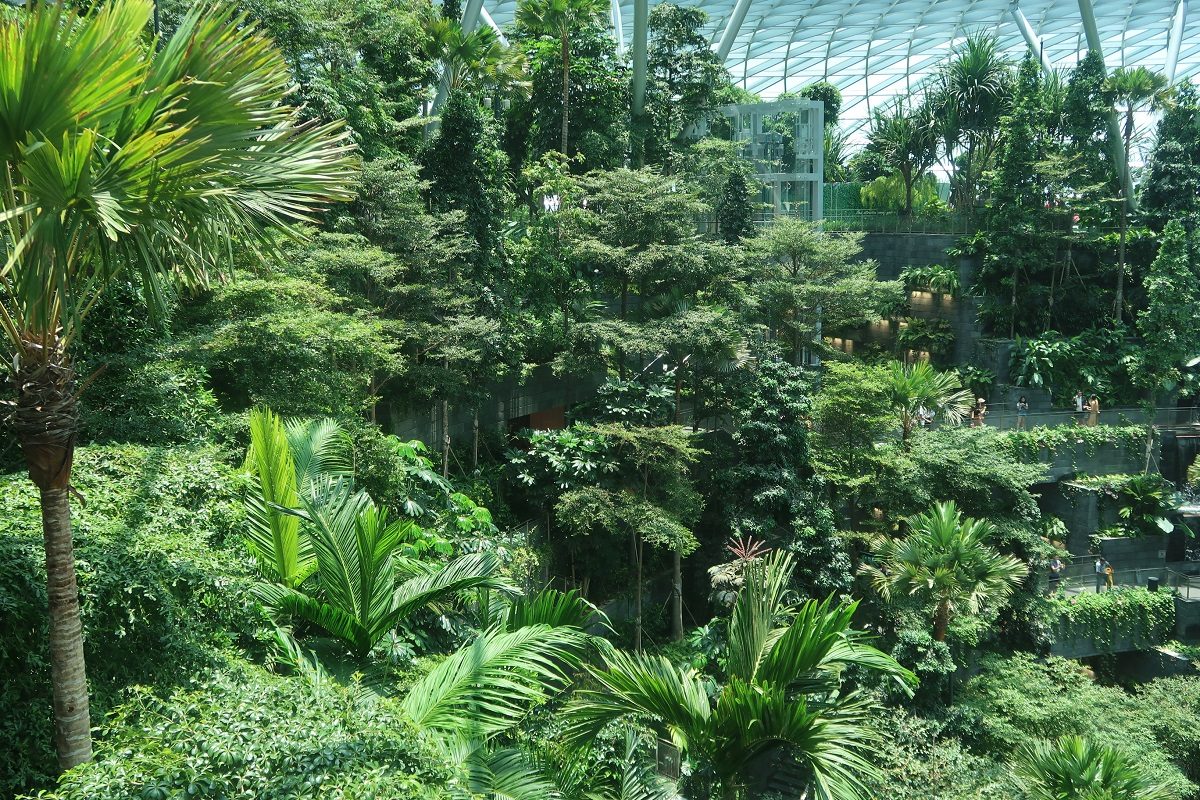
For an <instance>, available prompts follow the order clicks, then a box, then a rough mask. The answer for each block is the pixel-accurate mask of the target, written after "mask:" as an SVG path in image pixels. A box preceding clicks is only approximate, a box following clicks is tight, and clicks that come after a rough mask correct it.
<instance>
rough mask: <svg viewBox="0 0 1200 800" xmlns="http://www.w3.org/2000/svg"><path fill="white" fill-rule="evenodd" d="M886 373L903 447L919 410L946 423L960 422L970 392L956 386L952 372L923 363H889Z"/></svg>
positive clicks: (914, 424)
mask: <svg viewBox="0 0 1200 800" xmlns="http://www.w3.org/2000/svg"><path fill="white" fill-rule="evenodd" d="M888 370H889V371H888V385H887V390H888V399H889V402H890V403H891V406H892V410H893V411H895V412H896V414H897V415H898V416H899V418H900V438H901V440H902V441H903V442H904V443H905V444H906V445H907V444H908V441H909V438H910V437H911V436H912V432H913V428H914V427H916V424H917V421H918V419H919V417H920V413H921V409H922V408H924V409H926V410H928V411H930V412H932V413H933V414H935V415H940V416H941V417H942V418H943V419H945V420H946V421H948V422H953V423H958V422H962V421H963V419H964V418H965V417H966V415H967V411H968V410H969V409H970V407H971V393H970V392H969V391H967V390H966V389H963V388H962V387H961V386H960V385H959V382H958V378H957V377H956V376H955V375H954V373H952V372H938V371H937V370H936V369H934V368H933V367H932V366H930V365H929V363H928V362H926V361H917V362H915V363H912V364H904V363H902V362H900V361H893V362H891V364H890V365H889V368H888Z"/></svg>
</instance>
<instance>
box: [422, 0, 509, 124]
mask: <svg viewBox="0 0 1200 800" xmlns="http://www.w3.org/2000/svg"><path fill="white" fill-rule="evenodd" d="M482 11H483V0H467V7H466V8H464V9H463V15H462V29H463V33H470V32H472V31H473V30H475V26H476V25H478V24H479V14H480V12H482ZM488 19H489V20H490V19H491V16H490V15H489V16H488ZM492 24H493V25H495V23H492ZM442 72H443V74H442V80H441V82H440V83H438V90H437V96H436V97H434V98H433V112H432V113H434V114H436V113H437V112H438V111H439V110H440V109H441V107H442V104H443V103H445V102H446V95H448V94H450V76H449V70H447V69H446V68H445V65H444V64H443V65H442Z"/></svg>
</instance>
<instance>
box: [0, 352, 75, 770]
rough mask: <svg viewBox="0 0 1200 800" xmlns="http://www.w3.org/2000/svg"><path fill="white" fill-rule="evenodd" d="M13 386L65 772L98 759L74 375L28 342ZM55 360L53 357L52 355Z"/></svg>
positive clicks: (60, 358) (58, 355)
mask: <svg viewBox="0 0 1200 800" xmlns="http://www.w3.org/2000/svg"><path fill="white" fill-rule="evenodd" d="M23 344H24V346H23V347H22V348H21V352H20V355H19V357H18V360H17V371H16V374H15V375H14V377H13V384H14V386H15V387H16V388H17V402H16V407H15V408H14V410H13V414H12V420H11V421H12V425H13V428H14V431H15V433H16V435H17V438H18V439H19V440H20V442H21V450H22V452H23V453H24V455H25V461H26V464H27V466H28V468H29V477H30V479H31V480H32V481H33V483H34V485H35V486H37V487H38V491H39V492H40V493H41V504H42V537H43V540H44V542H45V548H46V598H47V601H48V603H47V605H48V611H49V622H50V625H49V631H50V641H49V650H50V684H51V687H52V690H53V696H54V730H55V733H54V745H55V749H56V750H57V751H58V763H59V766H60V767H61V768H62V769H63V770H67V769H70V768H71V767H74V766H76V765H77V764H82V763H84V762H85V761H90V760H91V758H92V722H91V715H90V710H89V705H88V686H87V665H86V663H85V661H84V655H83V622H82V619H81V617H80V613H79V585H78V583H77V580H76V576H75V551H74V546H73V543H72V540H71V503H70V491H71V490H70V485H71V464H72V461H73V459H74V455H75V431H76V425H77V405H76V395H75V372H74V370H73V369H72V368H71V366H70V363H69V361H68V360H67V359H66V357H65V356H64V355H62V352H61V350H60V349H59V347H58V346H57V343H55V344H54V345H52V346H51V347H49V348H45V347H43V346H42V342H32V341H31V342H25V343H23ZM48 355H49V356H50V358H49V359H47V356H48Z"/></svg>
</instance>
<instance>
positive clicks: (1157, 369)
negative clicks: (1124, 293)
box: [1137, 220, 1200, 391]
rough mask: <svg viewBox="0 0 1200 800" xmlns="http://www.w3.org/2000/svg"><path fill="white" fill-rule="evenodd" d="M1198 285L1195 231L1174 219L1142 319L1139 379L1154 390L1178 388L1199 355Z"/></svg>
mask: <svg viewBox="0 0 1200 800" xmlns="http://www.w3.org/2000/svg"><path fill="white" fill-rule="evenodd" d="M1198 281H1200V268H1198V267H1197V264H1196V248H1195V243H1194V241H1193V234H1192V231H1191V230H1190V228H1185V227H1184V225H1183V224H1181V223H1180V222H1179V221H1177V220H1172V221H1171V222H1169V223H1167V227H1166V229H1165V230H1164V231H1163V235H1162V243H1161V244H1160V246H1159V249H1158V255H1157V256H1156V257H1155V259H1154V263H1152V264H1151V265H1150V269H1149V271H1148V273H1147V274H1146V279H1145V288H1146V299H1147V305H1146V310H1145V311H1143V312H1142V313H1141V314H1139V315H1138V318H1137V328H1138V333H1140V334H1141V335H1142V340H1143V347H1142V353H1141V358H1140V359H1139V362H1138V365H1137V367H1138V370H1137V377H1138V378H1139V380H1138V382H1139V383H1141V384H1142V385H1144V386H1145V387H1147V388H1148V389H1150V390H1151V391H1155V390H1160V389H1164V388H1166V387H1168V386H1174V385H1175V384H1177V383H1178V382H1179V380H1180V379H1181V367H1182V365H1183V364H1184V363H1185V362H1187V361H1189V360H1191V359H1192V358H1194V357H1195V356H1196V355H1198V354H1200V311H1198V306H1200V290H1198V289H1197V282H1198Z"/></svg>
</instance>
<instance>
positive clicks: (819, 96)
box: [800, 81, 842, 127]
mask: <svg viewBox="0 0 1200 800" xmlns="http://www.w3.org/2000/svg"><path fill="white" fill-rule="evenodd" d="M800 96H801V97H805V98H807V99H809V100H820V101H821V103H822V104H823V105H824V106H825V126H826V127H829V126H831V125H837V121H838V116H839V114H840V113H841V110H842V93H841V91H840V90H839V89H838V88H837V87H836V86H834V85H833V84H832V83H830V82H829V81H817V82H816V83H811V84H809V85H808V86H805V87H804V88H803V89H801V90H800Z"/></svg>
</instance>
